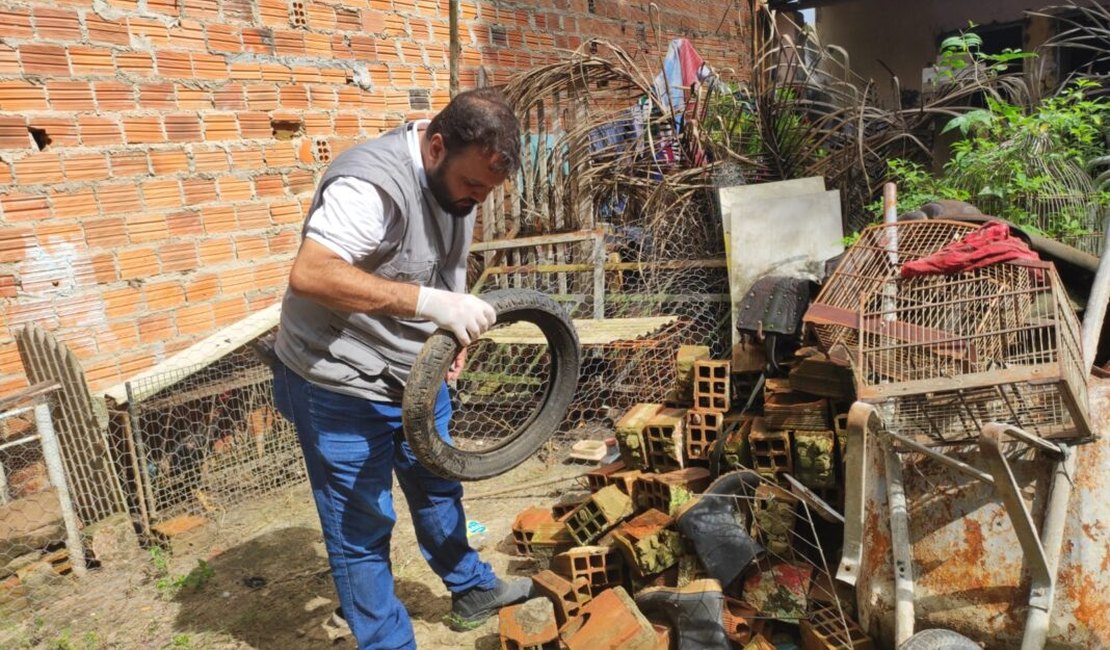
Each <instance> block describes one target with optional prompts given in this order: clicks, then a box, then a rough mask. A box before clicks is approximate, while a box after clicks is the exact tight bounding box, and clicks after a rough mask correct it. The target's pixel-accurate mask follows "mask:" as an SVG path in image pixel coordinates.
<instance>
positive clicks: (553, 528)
mask: <svg viewBox="0 0 1110 650" xmlns="http://www.w3.org/2000/svg"><path fill="white" fill-rule="evenodd" d="M675 364H676V368H675V370H676V377H677V380H676V385H675V386H674V389H673V390H672V391H671V392H670V393H669V394H668V395H667V397H666V399H665V400H664V401H663V402H662V403H640V404H636V405H634V406H633V407H632V408H630V409H628V410H627V412H625V413H624V414H623V416H622V417H620V419H619V421H617V422H616V424H615V426H614V433H615V437H616V439H617V443H618V446H619V450H620V458H619V460H617V461H616V462H613V463H610V464H607V465H603V466H601V467H598V468H596V469H593V470H590V471H587V472H586V473H584V474H583V476H582V477H581V478H582V480H581V483H582V486H583V489H582V490H581V491H578V492H571V493H567V494H564V495H562V496H561V497H560V498H559V499H558V500H557V501H556V502H555V503H553V504H551V505H550V506H549V507H539V506H533V507H530V508H527V509H525V510H523V511H521V512H520V513H519V514H518V515H517V517H516V519H515V521H514V523H513V527H512V542H513V545H514V547H515V551H516V553H517V554H519V555H521V556H524V557H527V558H530V559H531V560H532V562H533V564H534V566H535V571H536V572H535V574H534V575H533V581H534V583H535V586H536V592H537V594H539V595H538V596H537V597H536V598H534V599H533V600H530V601H528V602H525V603H523V604H520V605H515V606H512V607H507V608H505V609H503V610H502V611H501V614H500V636H501V647H502V648H504V649H505V650H541V649H556V648H567V649H569V650H576V649H583V650H585V649H587V648H589V649H590V650H593V649H595V648H622V649H623V648H627V649H631V650H636V649H640V648H642V649H666V648H680V649H684V648H737V649H744V650H749V649H759V648H774V647H779V648H782V647H801V648H804V649H805V650H824V649H830V650H831V649H837V650H840V649H861V648H872V647H873V644H872V641H871V640H870V639H869V638H868V637H867V636H866V635H864V634H863V632H862V631H861V630H860V628H859V626H858V625H857V624H856V623H855V622H854V621H853V619H852V617H853V611H852V599H851V597H850V595H849V594H847V593H846V592H845V591H843V586H841V587H837V586H836V585H835V583H834V581H833V580H832V578H831V574H830V571H829V567H830V566H835V565H836V562H837V558H838V557H839V552H840V549H839V544H840V541H839V540H840V539H841V538H842V530H841V520H840V519H838V518H837V517H836V516H835V515H836V511H837V510H839V509H840V508H841V502H842V498H843V497H842V494H843V491H842V490H841V485H842V484H841V481H842V480H843V470H842V467H841V459H842V456H843V443H844V437H843V435H841V431H840V429H841V427H842V426H843V423H844V417H843V416H842V413H843V412H844V411H845V410H846V409H847V406H848V405H849V404H850V403H851V397H852V383H851V374H850V373H845V372H843V365H842V364H841V363H839V362H836V361H833V360H830V359H828V358H827V357H824V356H823V355H820V354H818V353H816V352H815V351H813V350H801V351H799V353H798V354H797V355H796V360H795V362H794V363H791V364H790V367H791V372H790V373H789V374H788V376H786V377H780V378H776V379H768V380H766V381H765V382H764V381H763V380H762V379H761V378H760V375H759V373H754V374H753V373H751V372H739V373H734V372H733V367H732V364H731V362H730V361H723V360H716V359H712V358H710V353H709V349H708V348H705V347H700V346H683V347H681V348H680V349H679V350H678V353H677V355H676V358H675ZM796 370H797V371H799V376H798V378H799V380H800V383H802V384H803V385H805V386H807V387H813V386H821V387H823V388H820V389H819V392H821V393H823V394H814V393H812V392H802V391H800V390H797V389H795V388H794V386H793V384H794V382H793V376H792V375H793V372H794V371H796ZM757 379H758V381H757ZM845 382H846V383H845ZM753 391H754V392H755V393H758V394H757V395H755V397H757V398H761V399H754V400H753V399H749V398H750V397H751V395H752V393H753ZM829 513H831V514H832V515H833V516H829ZM822 517H825V518H824V519H823V518H822ZM826 519H827V520H826Z"/></svg>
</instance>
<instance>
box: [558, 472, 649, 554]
mask: <svg viewBox="0 0 1110 650" xmlns="http://www.w3.org/2000/svg"><path fill="white" fill-rule="evenodd" d="M632 511H633V509H632V499H631V498H630V497H629V496H628V495H627V494H625V493H624V492H621V491H620V489H619V488H618V487H616V486H615V485H610V486H608V487H605V488H602V489H601V490H598V491H597V492H595V493H594V494H593V495H591V496H590V498H589V499H587V500H586V501H585V502H584V503H582V505H580V506H578V507H577V508H575V509H574V510H572V511H571V512H570V513H569V514H568V515H567V516H566V528H567V531H568V532H569V533H570V536H571V537H573V538H574V541H575V542H577V543H578V544H591V543H593V542H595V541H597V539H598V538H599V537H601V536H602V535H603V534H605V532H606V531H607V530H609V529H610V528H612V527H613V526H616V525H617V524H619V523H620V522H621V521H623V520H624V519H625V518H627V517H628V516H629V515H631V514H632Z"/></svg>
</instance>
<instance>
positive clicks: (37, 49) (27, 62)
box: [19, 43, 77, 77]
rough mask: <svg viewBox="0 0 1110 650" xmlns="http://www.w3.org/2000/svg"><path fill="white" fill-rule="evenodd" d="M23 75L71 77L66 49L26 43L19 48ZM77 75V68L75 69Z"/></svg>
mask: <svg viewBox="0 0 1110 650" xmlns="http://www.w3.org/2000/svg"><path fill="white" fill-rule="evenodd" d="M19 60H20V63H22V64H23V74H27V75H47V76H54V77H64V76H68V75H69V58H68V57H67V56H66V48H65V47H63V46H61V45H53V44H48V43H24V44H23V45H20V46H19ZM74 72H75V73H76V72H77V70H76V68H75V69H74Z"/></svg>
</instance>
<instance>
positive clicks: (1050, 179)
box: [949, 135, 1105, 255]
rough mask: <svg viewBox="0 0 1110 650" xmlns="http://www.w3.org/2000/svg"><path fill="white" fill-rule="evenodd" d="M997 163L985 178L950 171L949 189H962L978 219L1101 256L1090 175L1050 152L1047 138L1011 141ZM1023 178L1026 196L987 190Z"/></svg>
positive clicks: (1097, 212)
mask: <svg viewBox="0 0 1110 650" xmlns="http://www.w3.org/2000/svg"><path fill="white" fill-rule="evenodd" d="M998 153H999V158H1000V160H1011V161H1016V162H1017V164H1016V165H1013V166H1011V165H1006V164H999V165H998V166H997V168H996V170H995V171H994V172H992V174H991V175H990V177H989V178H983V177H982V176H980V175H969V174H964V173H961V172H960V171H959V170H955V171H954V172H953V173H952V174H950V175H949V181H950V182H951V184H952V186H953V187H955V188H958V189H963V190H966V191H967V192H968V193H969V195H970V196H971V197H972V199H971V201H972V202H973V203H975V205H976V206H977V207H978V208H979V209H980V210H982V211H983V213H984V214H993V215H998V216H1005V217H1006V218H1008V219H1010V220H1011V221H1014V222H1015V223H1028V224H1029V225H1032V226H1035V227H1036V228H1038V229H1039V230H1041V231H1042V232H1044V233H1047V234H1048V236H1050V237H1053V238H1056V239H1059V240H1060V241H1061V242H1063V243H1065V244H1068V245H1069V246H1074V247H1075V248H1078V249H1079V250H1081V251H1084V252H1086V253H1091V254H1092V255H1101V254H1102V240H1103V232H1104V231H1105V228H1104V227H1103V225H1102V224H1103V220H1104V214H1103V212H1104V208H1103V207H1102V206H1100V205H1099V202H1098V200H1097V196H1098V191H1097V190H1096V189H1095V186H1094V183H1093V182H1092V181H1091V177H1090V175H1088V174H1087V172H1086V171H1084V170H1083V168H1082V167H1081V166H1080V165H1078V164H1077V163H1075V162H1074V161H1072V160H1071V159H1069V158H1067V157H1065V156H1063V155H1061V154H1058V153H1054V152H1053V151H1052V144H1051V141H1050V140H1049V138H1048V136H1047V135H1041V136H1035V137H1025V138H1017V139H1014V140H1012V141H1010V142H1007V143H1004V144H1003V145H1001V147H1000V151H999V152H998ZM1019 176H1020V177H1021V178H1023V179H1028V180H1027V181H1026V184H1027V185H1029V189H1028V190H1027V191H1022V192H1010V193H1007V194H1006V195H1005V196H1003V195H1001V194H999V193H998V192H997V191H995V190H992V189H991V187H1005V186H1008V185H1010V184H1012V183H1014V182H1016V181H1018V180H1019V178H1018V177H1019Z"/></svg>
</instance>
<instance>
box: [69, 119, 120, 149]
mask: <svg viewBox="0 0 1110 650" xmlns="http://www.w3.org/2000/svg"><path fill="white" fill-rule="evenodd" d="M78 129H79V131H80V134H81V144H84V145H85V146H94V145H104V144H122V142H123V134H122V132H121V131H120V124H119V122H117V121H115V119H114V118H101V116H99V115H81V116H80V118H78Z"/></svg>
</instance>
